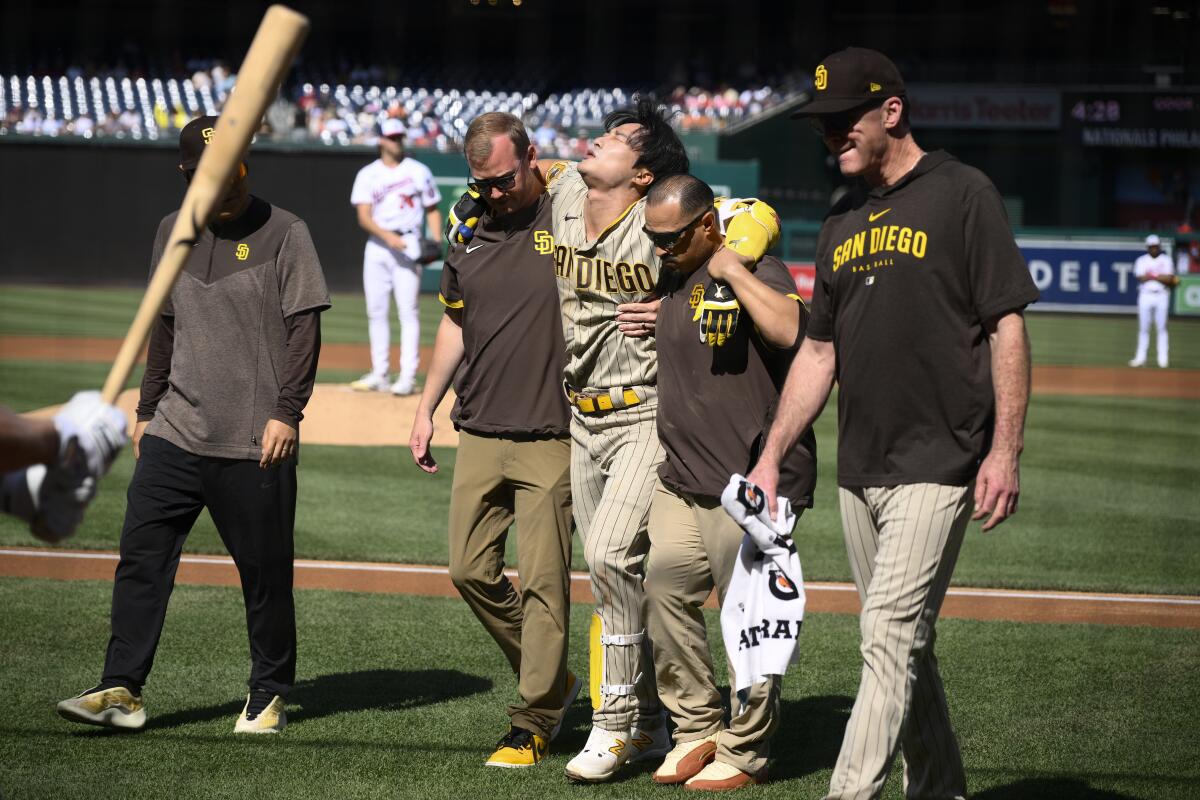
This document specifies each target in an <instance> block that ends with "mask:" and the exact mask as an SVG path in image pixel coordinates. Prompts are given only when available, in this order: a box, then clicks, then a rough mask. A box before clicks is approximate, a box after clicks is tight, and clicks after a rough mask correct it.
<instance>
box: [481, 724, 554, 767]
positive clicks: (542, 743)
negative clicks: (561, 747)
mask: <svg viewBox="0 0 1200 800" xmlns="http://www.w3.org/2000/svg"><path fill="white" fill-rule="evenodd" d="M549 752H550V744H549V742H547V741H546V739H545V737H542V736H538V735H537V734H536V733H534V732H533V731H527V730H525V729H524V728H518V727H516V726H509V729H508V733H506V734H505V735H504V738H503V739H501V740H500V741H499V742H498V743H497V744H496V752H494V753H492V755H491V757H490V758H488V760H487V762H486V765H487V766H489V767H506V768H508V769H519V768H521V767H532V766H533V765H534V764H536V763H538V762H539V761H541V760H542V759H543V758H545V757H546V754H547V753H549Z"/></svg>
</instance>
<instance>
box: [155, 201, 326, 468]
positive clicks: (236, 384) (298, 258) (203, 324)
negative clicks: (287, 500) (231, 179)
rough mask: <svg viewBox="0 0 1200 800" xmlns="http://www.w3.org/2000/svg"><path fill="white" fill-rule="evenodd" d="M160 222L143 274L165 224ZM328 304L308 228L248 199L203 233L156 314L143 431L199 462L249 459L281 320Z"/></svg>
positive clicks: (272, 397) (282, 337) (274, 392)
mask: <svg viewBox="0 0 1200 800" xmlns="http://www.w3.org/2000/svg"><path fill="white" fill-rule="evenodd" d="M175 216H176V215H175V214H170V215H168V216H167V217H164V218H163V220H162V222H161V223H159V226H158V235H157V236H156V237H155V240H154V255H153V258H152V260H151V270H153V269H154V268H155V266H156V265H157V264H158V261H159V259H160V257H161V256H162V252H163V249H164V248H165V247H166V242H167V239H168V237H169V236H170V233H171V227H172V226H173V225H174V224H175ZM328 307H329V291H328V289H326V287H325V276H324V274H323V273H322V271H321V263H320V261H319V260H318V259H317V252H316V249H315V248H314V247H313V243H312V237H311V236H310V235H309V233H308V226H307V225H305V224H304V222H303V221H302V220H300V219H299V218H297V217H296V216H295V215H294V214H291V213H289V212H287V211H284V210H283V209H281V208H276V207H275V206H272V205H271V204H269V203H267V202H265V201H263V200H260V199H258V198H252V202H251V205H250V208H249V209H248V210H247V211H246V212H245V213H244V214H243V215H242V216H240V217H238V218H237V219H236V220H233V221H232V222H229V223H226V224H224V225H219V226H218V225H211V226H209V227H207V228H205V229H204V230H203V231H202V232H201V234H200V237H199V240H198V241H197V242H196V244H195V245H193V246H192V251H191V253H190V254H189V256H188V259H187V262H186V263H185V264H184V268H183V273H182V274H181V275H180V276H179V280H178V281H177V282H176V284H175V287H174V288H173V289H172V290H171V295H170V298H169V299H168V301H167V305H166V306H165V307H164V309H163V313H164V314H167V315H171V316H173V317H174V347H173V350H172V354H171V372H170V376H169V378H168V388H167V391H166V394H165V395H163V397H162V399H161V400H159V402H158V407H157V409H156V410H155V414H154V419H153V420H152V421H151V422H150V424H149V425H148V426H147V428H146V433H148V434H150V435H153V436H159V437H161V438H163V439H166V440H167V441H169V442H171V443H172V444H175V445H176V446H178V447H180V448H182V449H184V450H186V451H188V452H189V453H194V454H196V455H201V456H213V457H217V458H238V459H254V460H258V459H259V458H260V457H261V455H262V433H263V428H264V427H265V426H266V424H267V420H268V419H270V418H271V415H272V412H273V411H274V410H275V407H276V401H277V400H278V397H279V391H280V382H281V379H282V377H283V376H282V372H283V368H284V364H285V362H286V357H287V334H288V329H287V323H286V320H287V318H288V317H290V316H292V315H294V314H298V313H301V312H304V311H312V310H318V311H321V310H324V309H326V308H328Z"/></svg>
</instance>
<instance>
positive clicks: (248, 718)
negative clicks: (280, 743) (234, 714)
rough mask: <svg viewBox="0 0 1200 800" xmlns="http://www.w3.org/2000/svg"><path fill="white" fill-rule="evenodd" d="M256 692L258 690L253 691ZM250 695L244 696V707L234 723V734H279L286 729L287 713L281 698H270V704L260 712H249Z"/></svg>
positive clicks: (276, 696) (277, 696)
mask: <svg viewBox="0 0 1200 800" xmlns="http://www.w3.org/2000/svg"><path fill="white" fill-rule="evenodd" d="M255 691H258V690H255ZM251 697H252V695H249V694H248V695H246V705H244V706H243V707H242V713H241V714H240V715H239V716H238V719H237V722H236V723H234V726H233V732H234V733H279V732H280V731H282V730H283V729H284V728H286V727H287V712H285V711H284V710H283V698H282V697H280V696H279V695H274V696H273V697H271V702H269V703H267V705H266V707H265V708H263V709H262V710H261V711H257V710H251V708H250V700H251Z"/></svg>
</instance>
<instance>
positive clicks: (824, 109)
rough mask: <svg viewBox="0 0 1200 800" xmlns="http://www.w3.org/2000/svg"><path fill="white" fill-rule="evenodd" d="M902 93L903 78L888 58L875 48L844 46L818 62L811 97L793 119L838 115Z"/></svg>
mask: <svg viewBox="0 0 1200 800" xmlns="http://www.w3.org/2000/svg"><path fill="white" fill-rule="evenodd" d="M904 94H905V90H904V78H902V77H900V70H898V69H896V65H895V64H893V63H892V60H891V59H890V58H888V57H887V56H885V55H884V54H883V53H880V52H879V51H878V50H868V49H867V48H865V47H847V48H846V49H845V50H839V51H837V52H836V53H834V54H833V55H831V56H827V57H826V58H825V60H824V61H822V62H821V63H820V64H818V65H817V68H816V70H815V71H814V73H813V95H812V99H810V100H809V101H808V102H807V103H805V104H804V105H802V106H800V107H799V108H798V109H797V110H796V111H795V112H793V113H792V118H793V119H795V118H796V117H815V116H819V115H821V114H837V113H840V112H842V111H849V110H850V109H852V108H857V107H858V106H861V105H865V104H866V103H869V102H871V101H872V100H879V101H880V102H883V101H884V100H886V99H887V98H889V97H903V96H904Z"/></svg>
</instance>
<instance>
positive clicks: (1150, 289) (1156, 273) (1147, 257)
mask: <svg viewBox="0 0 1200 800" xmlns="http://www.w3.org/2000/svg"><path fill="white" fill-rule="evenodd" d="M1133 274H1134V277H1136V278H1137V280H1138V338H1137V354H1136V355H1134V357H1133V360H1132V361H1130V362H1129V366H1131V367H1140V366H1142V365H1143V364H1145V363H1146V354H1147V352H1148V351H1149V349H1150V321H1151V320H1153V321H1154V327H1155V329H1156V330H1157V331H1158V341H1157V343H1156V344H1157V348H1156V351H1157V354H1158V365H1159V366H1160V367H1166V366H1167V364H1168V363H1169V362H1168V360H1167V355H1168V350H1169V342H1168V341H1167V309H1168V306H1169V304H1170V302H1171V290H1170V289H1168V288H1167V282H1169V281H1170V278H1168V277H1167V276H1170V275H1174V274H1175V266H1174V264H1172V263H1171V257H1170V256H1168V255H1167V254H1166V253H1164V252H1163V251H1162V242H1161V241H1159V238H1158V237H1157V236H1155V235H1154V234H1150V235H1149V236H1147V237H1146V253H1145V254H1144V255H1141V256H1138V260H1137V261H1135V262H1134V263H1133ZM1164 281H1166V282H1164Z"/></svg>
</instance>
